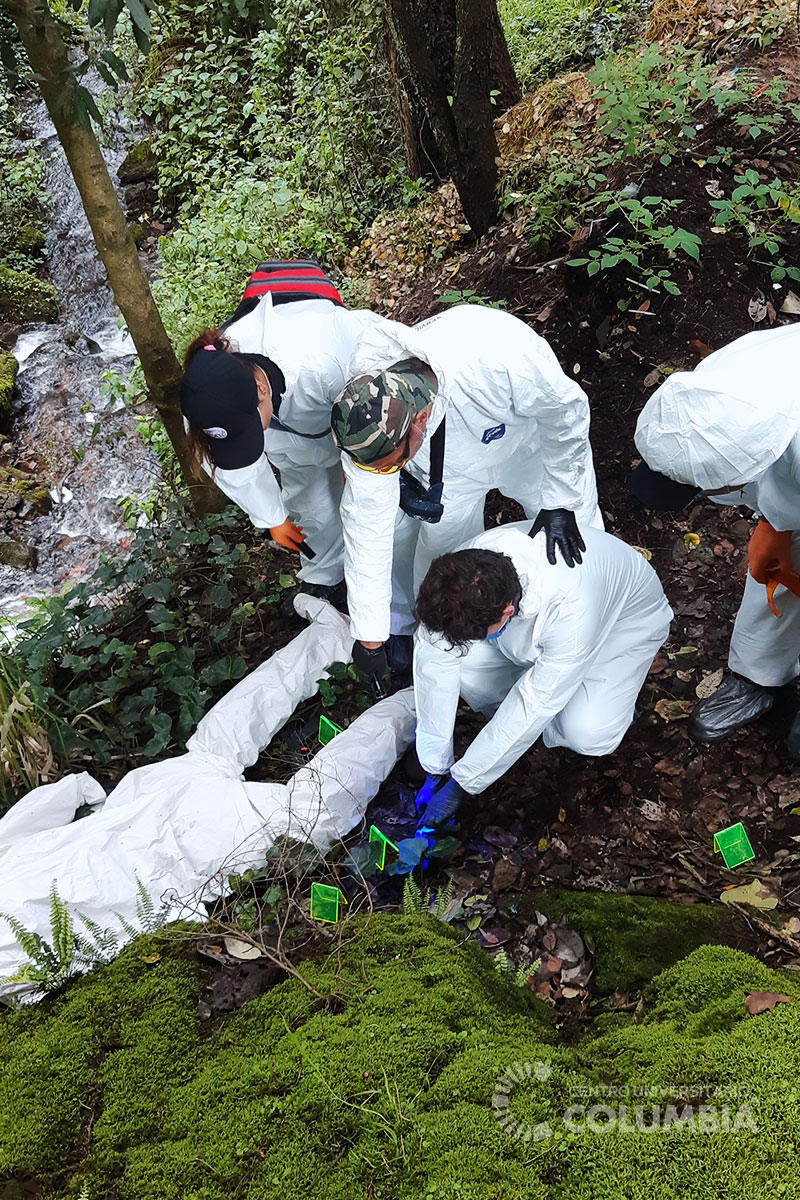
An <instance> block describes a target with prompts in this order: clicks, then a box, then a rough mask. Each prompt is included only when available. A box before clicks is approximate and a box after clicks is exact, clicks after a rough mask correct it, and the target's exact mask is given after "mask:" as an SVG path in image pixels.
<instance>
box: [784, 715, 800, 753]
mask: <svg viewBox="0 0 800 1200" xmlns="http://www.w3.org/2000/svg"><path fill="white" fill-rule="evenodd" d="M786 749H787V750H788V751H789V758H791V759H792V760H793V761H794V762H800V712H799V713H796V714H795V718H794V720H793V721H792V728H791V729H790V730H789V736H788V737H787V739H786Z"/></svg>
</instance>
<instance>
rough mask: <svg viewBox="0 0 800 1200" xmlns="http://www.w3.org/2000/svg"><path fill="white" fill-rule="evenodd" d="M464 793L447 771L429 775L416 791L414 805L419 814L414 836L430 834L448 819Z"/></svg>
mask: <svg viewBox="0 0 800 1200" xmlns="http://www.w3.org/2000/svg"><path fill="white" fill-rule="evenodd" d="M466 794H467V793H466V792H465V791H464V789H463V788H462V787H461V786H460V785H459V784H457V783H456V781H455V779H453V778H452V777H451V775H450V773H449V772H448V773H447V775H429V776H428V778H427V779H426V780H425V782H424V783H423V785H422V787H421V788H420V790H419V792H418V793H417V799H416V805H417V810H418V811H420V814H421V815H420V819H419V822H418V823H417V829H416V835H415V836H421V835H425V834H431V833H433V831H434V830H435V829H436V828H437V827H438V826H439V825H444V823H445V821H449V820H450V818H451V817H452V816H453V814H454V813H455V812H456V810H457V809H458V806H459V805H460V803H461V801H462V800H463V799H464V797H465V796H466Z"/></svg>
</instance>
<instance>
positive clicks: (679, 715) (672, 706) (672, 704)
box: [656, 700, 692, 721]
mask: <svg viewBox="0 0 800 1200" xmlns="http://www.w3.org/2000/svg"><path fill="white" fill-rule="evenodd" d="M691 711H692V705H691V702H690V701H689V700H659V701H658V703H657V704H656V712H657V713H658V715H659V716H660V717H661V720H662V721H685V720H686V718H687V717H688V716H690V714H691Z"/></svg>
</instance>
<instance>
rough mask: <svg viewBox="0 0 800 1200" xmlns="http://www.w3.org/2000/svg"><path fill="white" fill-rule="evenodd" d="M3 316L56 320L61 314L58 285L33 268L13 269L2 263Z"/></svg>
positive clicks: (19, 319) (17, 319) (0, 294)
mask: <svg viewBox="0 0 800 1200" xmlns="http://www.w3.org/2000/svg"><path fill="white" fill-rule="evenodd" d="M0 316H2V317H5V318H7V319H8V320H9V321H15V322H19V323H20V324H25V323H27V322H29V321H31V322H34V321H55V320H56V319H57V317H58V306H57V305H56V291H55V288H54V287H53V286H52V284H50V283H44V282H43V281H42V280H41V279H38V278H37V277H36V276H35V275H32V274H31V273H30V271H14V270H12V269H11V267H4V266H2V265H0Z"/></svg>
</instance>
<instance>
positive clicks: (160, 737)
mask: <svg viewBox="0 0 800 1200" xmlns="http://www.w3.org/2000/svg"><path fill="white" fill-rule="evenodd" d="M149 723H150V725H151V726H152V729H153V736H152V737H151V738H150V740H149V741H148V742H145V744H144V746H142V754H143V755H144V757H145V758H155V756H156V755H157V754H161V752H162V750H165V749H166V748H167V745H168V744H169V739H170V734H171V733H172V717H171V716H170V715H169V713H164V712H158V713H153V715H152V716H151V717H150V719H149Z"/></svg>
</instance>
